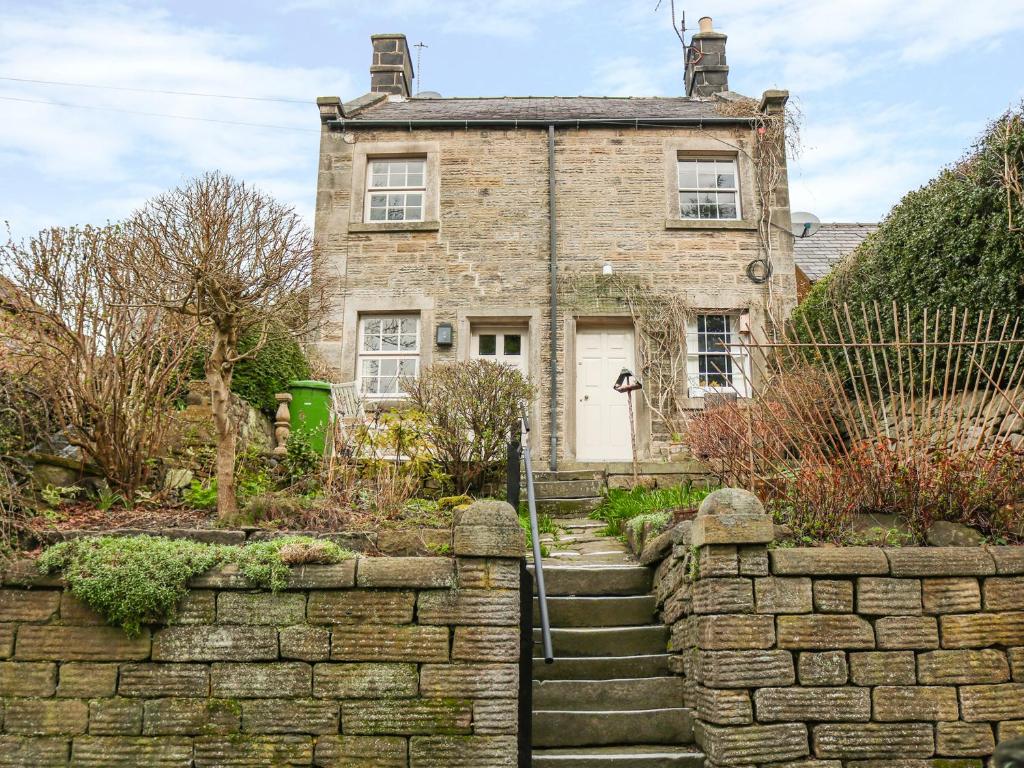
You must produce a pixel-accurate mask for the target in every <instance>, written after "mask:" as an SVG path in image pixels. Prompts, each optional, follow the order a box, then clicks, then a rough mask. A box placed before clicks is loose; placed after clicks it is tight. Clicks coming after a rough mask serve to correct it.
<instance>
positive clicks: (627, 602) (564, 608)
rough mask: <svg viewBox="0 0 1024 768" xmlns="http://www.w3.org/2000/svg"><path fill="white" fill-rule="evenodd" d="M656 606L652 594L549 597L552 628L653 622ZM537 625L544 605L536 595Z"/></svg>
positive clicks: (618, 625)
mask: <svg viewBox="0 0 1024 768" xmlns="http://www.w3.org/2000/svg"><path fill="white" fill-rule="evenodd" d="M546 572H547V569H545V573H546ZM654 609H655V600H654V597H653V596H652V595H630V596H627V597H549V598H548V618H549V619H550V621H551V626H552V627H593V626H599V627H628V626H633V625H637V624H643V623H644V622H646V621H650V618H651V616H652V615H653V614H654ZM533 626H535V627H539V626H540V605H539V601H538V600H537V599H536V598H534V600H533Z"/></svg>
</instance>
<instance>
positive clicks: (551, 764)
mask: <svg viewBox="0 0 1024 768" xmlns="http://www.w3.org/2000/svg"><path fill="white" fill-rule="evenodd" d="M616 752H617V754H611V753H609V752H603V753H600V754H596V753H593V752H591V753H583V752H581V753H578V754H567V753H565V752H560V753H559V754H545V751H544V750H541V751H538V752H534V753H533V761H532V763H531V765H532V766H533V768H704V755H703V753H700V752H686V753H679V754H668V753H666V752H654V753H647V752H646V751H645V752H643V753H641V752H632V751H631V750H630V749H629V748H628V747H624V748H622V749H621V750H616Z"/></svg>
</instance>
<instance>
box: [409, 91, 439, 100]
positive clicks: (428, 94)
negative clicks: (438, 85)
mask: <svg viewBox="0 0 1024 768" xmlns="http://www.w3.org/2000/svg"><path fill="white" fill-rule="evenodd" d="M413 98H414V99H440V98H441V94H440V93H438V92H437V91H420V92H419V93H417V94H416V95H415V96H413Z"/></svg>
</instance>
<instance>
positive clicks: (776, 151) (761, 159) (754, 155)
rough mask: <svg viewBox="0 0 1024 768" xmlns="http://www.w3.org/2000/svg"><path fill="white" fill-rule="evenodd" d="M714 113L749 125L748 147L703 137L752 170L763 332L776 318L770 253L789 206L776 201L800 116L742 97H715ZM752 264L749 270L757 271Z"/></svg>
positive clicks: (796, 142)
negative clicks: (745, 161) (741, 158)
mask: <svg viewBox="0 0 1024 768" xmlns="http://www.w3.org/2000/svg"><path fill="white" fill-rule="evenodd" d="M715 111H717V112H718V113H719V114H721V115H722V116H726V117H742V118H746V119H747V120H749V121H750V123H751V129H752V130H751V133H752V136H753V141H752V145H750V146H749V148H748V145H746V144H745V143H742V142H738V141H732V140H730V139H727V138H723V137H722V136H720V135H719V134H709V135H711V136H714V138H715V139H717V140H718V141H721V142H723V143H724V144H726V145H728V146H729V147H730V148H732V149H734V150H735V151H736V152H737V153H739V154H740V155H743V156H744V157H746V158H747V159H748V160H749V161H750V163H751V165H752V167H753V169H754V177H753V180H752V181H753V185H752V187H753V191H754V196H755V199H756V202H757V206H756V208H757V210H756V215H757V238H758V245H759V248H760V257H759V261H761V262H762V264H761V265H760V270H761V274H763V275H764V276H765V278H766V279H765V293H766V296H765V315H766V316H767V319H768V324H769V328H768V330H769V331H773V330H774V328H776V327H777V324H778V323H779V322H780V320H781V319H782V318H781V316H780V315H779V307H778V306H777V304H776V298H775V289H774V284H773V280H772V274H773V272H774V269H775V251H776V248H777V245H778V242H779V236H780V235H781V234H782V233H784V232H785V228H784V227H783V226H782V225H781V224H780V223H779V222H778V220H777V213H778V211H780V210H784V209H786V208H788V206H789V200H788V199H786V200H782V199H780V197H779V190H780V189H781V188H783V187H784V182H785V180H786V158H787V156H789V157H796V156H797V155H799V153H800V122H801V114H800V111H799V109H797V108H796V107H795V106H794V105H791V104H788V103H787V104H786V105H785V106H783V107H781V108H779V109H770V108H767V107H762V104H761V102H759V101H758V100H756V99H751V98H748V97H745V96H736V95H731V94H730V95H729V96H723V95H721V94H720V95H719V98H718V100H717V101H716V102H715ZM758 266H759V265H757V264H756V262H755V263H753V264H752V265H751V267H750V269H757V268H758Z"/></svg>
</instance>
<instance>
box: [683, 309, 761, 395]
mask: <svg viewBox="0 0 1024 768" xmlns="http://www.w3.org/2000/svg"><path fill="white" fill-rule="evenodd" d="M698 317H704V318H708V317H724V318H726V321H727V323H728V329H727V332H728V334H729V335H728V340H727V342H726V348H725V351H724V352H709V351H707V350H704V351H701V349H700V335H701V334H700V333H698V320H697V318H698ZM739 329H740V313H738V312H730V311H727V310H722V311H706V312H698V313H697V314H696V315H693V316H692V317H691V318H690V319H688V320H687V321H686V380H687V385H688V389H689V396H690V397H704V395H705V394H708V393H713V394H735V395H737V396H739V397H749V396H750V377H751V372H750V355H749V353H748V351H747V348H746V347H745V346H744V345H743V344H742V343H740V341H739V332H740V331H739ZM705 335H707V331H705ZM721 354H725V355H728V358H729V360H730V363H731V366H730V367H731V369H732V370H731V371H729V372H727V374H726V375H727V376H728V377H729V379H730V385H729V386H724V387H723V386H717V385H709V384H702V383H701V370H700V363H701V358H702V357H703V356H708V355H721Z"/></svg>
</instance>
